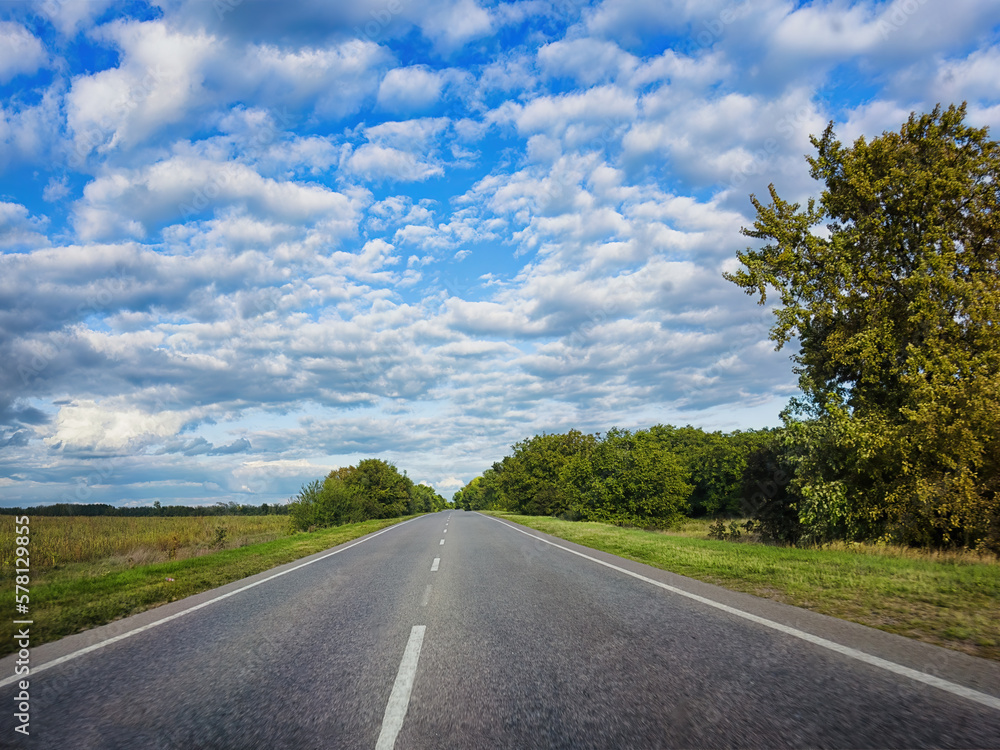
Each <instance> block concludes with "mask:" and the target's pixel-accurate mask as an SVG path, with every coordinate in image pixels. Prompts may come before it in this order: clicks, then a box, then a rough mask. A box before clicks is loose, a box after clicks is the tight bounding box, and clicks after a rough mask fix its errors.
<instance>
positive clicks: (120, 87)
mask: <svg viewBox="0 0 1000 750" xmlns="http://www.w3.org/2000/svg"><path fill="white" fill-rule="evenodd" d="M98 37H99V38H101V39H105V40H107V41H109V42H112V43H113V44H115V45H116V46H117V47H119V49H121V52H122V56H123V62H122V64H121V65H120V66H119V67H115V68H108V69H107V70H102V71H99V72H97V73H94V74H89V75H79V76H77V77H75V78H74V79H73V84H72V88H71V89H70V91H69V93H68V94H67V96H66V108H67V120H68V124H69V127H70V129H71V130H72V131H73V140H74V149H75V151H76V153H77V154H78V155H79V157H86V156H87V155H88V154H89V153H90V151H91V150H93V149H95V148H96V149H97V150H98V151H99V152H106V151H108V150H110V149H113V148H116V147H119V146H124V147H132V146H135V145H137V144H138V143H140V142H143V141H145V140H147V139H148V138H149V137H150V136H151V135H152V134H154V133H156V132H157V131H159V130H161V129H162V128H164V127H166V126H168V125H171V124H173V123H176V122H178V121H180V120H182V119H184V118H185V117H186V116H187V115H188V113H189V112H190V110H191V109H193V108H195V107H196V106H198V105H200V104H201V103H202V102H203V101H204V99H205V97H206V96H207V93H206V91H205V89H204V72H203V68H204V67H205V66H206V64H207V63H208V62H209V61H210V60H212V58H213V57H214V55H215V54H216V52H217V49H218V45H217V40H215V39H214V38H213V37H211V36H208V35H206V34H204V33H196V34H183V33H178V32H175V31H173V30H172V29H170V28H169V27H168V26H167V25H166V24H165V23H163V22H160V21H149V22H145V23H134V22H123V21H117V22H114V23H112V24H109V25H107V26H104V27H101V30H100V33H99V34H98Z"/></svg>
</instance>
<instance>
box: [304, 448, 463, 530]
mask: <svg viewBox="0 0 1000 750" xmlns="http://www.w3.org/2000/svg"><path fill="white" fill-rule="evenodd" d="M445 505H446V503H445V499H444V498H443V497H441V496H440V495H438V494H437V493H436V492H434V490H433V489H432V488H430V487H428V486H427V485H423V484H419V485H414V484H413V481H412V480H411V479H410V478H409V477H407V476H406V474H405V473H404V474H400V473H399V471H398V470H397V469H396V467H395V466H394V465H393V464H391V463H388V462H386V461H383V460H381V459H378V458H366V459H364V460H362V461H359V462H358V465H357V466H345V467H341V468H339V469H334V470H333V471H331V472H330V474H329V475H328V476H327V477H326V479H325V480H323V481H322V482H321V481H320V480H316V481H313V482H310V483H309V484H307V485H305V486H304V487H303V488H302V489H301V490H300V491H299V494H298V495H297V496H296V497H295V498H294V499H293V500H292V501H291V502H289V503H288V512H289V516H290V517H291V524H292V528H293V529H299V530H304V531H305V530H311V529H316V528H323V527H326V526H340V525H342V524H346V523H358V522H361V521H367V520H369V519H372V518H397V517H399V516H403V515H412V514H414V513H425V512H431V511H433V510H442V509H444V507H445Z"/></svg>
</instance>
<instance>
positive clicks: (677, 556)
mask: <svg viewBox="0 0 1000 750" xmlns="http://www.w3.org/2000/svg"><path fill="white" fill-rule="evenodd" d="M489 514H490V515H495V516H497V517H500V518H504V519H505V520H508V521H513V522H514V523H518V524H521V525H523V526H528V527H530V528H533V529H537V530H538V531H541V532H544V533H546V534H551V535H553V536H557V537H560V538H561V539H566V540H567V541H570V542H576V543H577V544H582V545H584V546H586V547H591V548H593V549H599V550H603V551H605V552H610V553H611V554H613V555H618V556H620V557H626V558H629V559H630V560H635V561H636V562H641V563H645V564H647V565H652V566H654V567H657V568H661V569H663V570H669V571H671V572H672V573H678V574H680V575H684V576H688V577H689V578H696V579H698V580H700V581H705V582H707V583H714V584H716V585H719V586H723V587H725V588H728V589H732V590H734V591H743V592H746V593H749V594H755V595H757V596H761V597H765V598H768V599H774V600H776V601H779V602H783V603H785V604H791V605H794V606H796V607H803V608H805V609H810V610H813V611H814V612H820V613H822V614H824V615H831V616H833V617H839V618H841V619H844V620H851V621H853V622H857V623H861V624H862V625H868V626H869V627H873V628H878V629H880V630H885V631H888V632H890V633H897V634H899V635H904V636H908V637H910V638H916V639H918V640H921V641H926V642H928V643H933V644H936V645H939V646H945V647H947V648H951V649H955V650H957V651H964V652H965V653H967V654H972V655H973V656H979V657H983V658H987V659H994V660H998V661H1000V563H998V562H997V561H996V560H990V559H972V558H961V557H955V558H953V559H948V558H944V559H930V558H927V559H922V558H919V557H910V556H908V555H906V554H900V553H899V551H897V550H893V549H892V548H889V549H883V550H874V549H871V548H868V549H865V550H861V551H858V550H848V549H801V548H793V547H775V546H771V545H766V544H753V543H745V542H723V541H715V540H711V539H703V538H697V537H696V536H688V535H683V534H664V533H660V532H652V531H643V530H640V529H629V528H620V527H617V526H610V525H607V524H601V523H591V522H571V521H561V520H559V519H556V518H547V517H541V516H518V515H513V514H509V513H499V512H490V513H489ZM692 531H693V530H692Z"/></svg>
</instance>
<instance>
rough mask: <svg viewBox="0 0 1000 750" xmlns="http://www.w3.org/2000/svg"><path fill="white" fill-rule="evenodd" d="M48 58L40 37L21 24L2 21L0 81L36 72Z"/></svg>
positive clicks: (0, 23)
mask: <svg viewBox="0 0 1000 750" xmlns="http://www.w3.org/2000/svg"><path fill="white" fill-rule="evenodd" d="M46 58H47V55H46V53H45V48H44V47H43V46H42V43H41V41H39V39H38V37H36V36H35V35H34V34H32V33H31V32H30V31H28V30H27V29H26V28H24V27H23V26H21V25H20V24H17V23H11V22H10V21H0V83H7V82H8V81H10V79H12V78H13V77H14V76H17V75H21V74H29V75H30V74H31V73H34V72H35V71H36V70H38V69H39V68H40V67H42V66H43V65H44V64H45V62H46Z"/></svg>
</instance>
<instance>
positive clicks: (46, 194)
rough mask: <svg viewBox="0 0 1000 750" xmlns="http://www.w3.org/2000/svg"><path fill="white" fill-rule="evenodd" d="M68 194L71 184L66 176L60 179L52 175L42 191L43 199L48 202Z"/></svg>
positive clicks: (60, 198)
mask: <svg viewBox="0 0 1000 750" xmlns="http://www.w3.org/2000/svg"><path fill="white" fill-rule="evenodd" d="M67 195H69V184H68V183H67V180H66V177H65V176H63V177H62V178H60V179H58V180H57V179H56V178H55V177H52V178H51V179H49V182H48V184H47V185H46V186H45V189H44V190H43V191H42V199H43V200H45V201H46V202H48V203H54V202H56V201H59V200H62V199H63V198H65V197H66V196H67Z"/></svg>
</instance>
